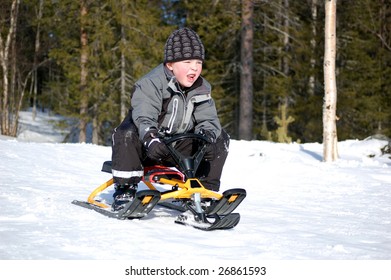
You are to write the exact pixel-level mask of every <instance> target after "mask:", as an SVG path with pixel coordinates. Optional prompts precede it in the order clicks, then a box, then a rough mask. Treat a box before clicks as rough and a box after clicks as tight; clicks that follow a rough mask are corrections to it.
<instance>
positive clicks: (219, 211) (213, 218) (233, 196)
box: [159, 189, 246, 231]
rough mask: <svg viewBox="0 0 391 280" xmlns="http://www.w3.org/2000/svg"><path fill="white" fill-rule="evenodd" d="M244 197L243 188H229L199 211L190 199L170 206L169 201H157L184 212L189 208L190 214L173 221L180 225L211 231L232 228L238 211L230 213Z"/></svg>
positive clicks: (238, 219) (237, 219)
mask: <svg viewBox="0 0 391 280" xmlns="http://www.w3.org/2000/svg"><path fill="white" fill-rule="evenodd" d="M245 197H246V191H245V190H244V189H230V190H226V191H225V192H224V193H223V196H222V198H221V199H219V200H218V201H215V202H214V204H212V205H211V206H210V207H208V208H207V209H205V210H202V211H201V212H198V211H197V207H196V206H195V205H194V204H193V202H192V201H189V202H188V203H184V206H183V207H180V208H179V207H177V206H175V207H170V205H169V203H167V204H163V203H159V205H162V206H164V207H168V208H171V209H175V210H179V211H181V212H185V211H187V210H189V212H191V214H190V215H186V214H182V215H179V216H178V218H177V220H176V221H175V223H177V224H181V225H188V226H192V227H194V228H196V229H200V230H204V231H211V230H216V229H231V228H234V227H235V226H236V225H237V224H238V223H239V221H240V214H239V213H232V211H234V210H235V209H236V207H238V205H239V204H240V203H241V202H242V201H243V199H244V198H245Z"/></svg>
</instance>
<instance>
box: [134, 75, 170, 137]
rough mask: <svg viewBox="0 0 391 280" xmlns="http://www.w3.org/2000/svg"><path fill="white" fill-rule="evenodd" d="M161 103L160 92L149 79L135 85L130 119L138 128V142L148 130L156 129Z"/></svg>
mask: <svg viewBox="0 0 391 280" xmlns="http://www.w3.org/2000/svg"><path fill="white" fill-rule="evenodd" d="M162 102H163V97H162V90H161V89H160V88H159V87H158V86H157V85H156V84H154V83H153V82H152V81H151V80H150V79H148V78H144V79H142V80H140V81H139V82H137V83H136V84H135V86H134V90H133V96H132V99H131V103H132V108H133V110H132V118H133V121H134V123H135V125H136V126H137V128H138V131H139V137H140V140H142V139H143V138H144V136H145V134H146V132H147V131H148V130H149V129H150V128H152V127H155V128H157V127H158V117H159V114H160V112H161V108H162Z"/></svg>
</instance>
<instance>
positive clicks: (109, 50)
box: [0, 0, 391, 145]
mask: <svg viewBox="0 0 391 280" xmlns="http://www.w3.org/2000/svg"><path fill="white" fill-rule="evenodd" d="M325 1H328V0H191V1H190V0H1V2H0V35H1V36H0V62H1V67H0V77H1V79H0V91H1V93H0V112H1V134H4V135H11V136H15V135H16V134H17V127H18V113H19V111H21V110H24V109H26V108H30V107H31V108H33V111H34V112H35V111H38V110H45V111H50V112H51V113H56V114H61V115H63V116H68V117H71V118H72V119H75V120H77V122H76V123H77V124H76V126H77V128H78V129H79V131H80V136H79V141H80V142H85V141H86V139H87V136H86V134H87V132H86V131H92V132H91V134H92V136H91V137H92V138H91V139H92V140H91V142H92V143H95V144H101V145H109V143H110V137H111V132H112V129H113V128H115V127H116V126H117V125H118V124H119V123H120V122H121V120H122V119H123V118H124V116H125V115H126V113H127V110H128V109H129V107H130V105H131V104H130V91H131V88H132V85H133V84H134V82H135V81H136V80H137V79H138V78H140V77H141V76H143V75H144V74H146V73H147V72H149V71H150V70H151V69H152V68H154V67H155V66H156V65H158V64H160V63H161V62H162V60H163V50H164V44H165V42H166V39H167V37H168V36H169V35H170V33H171V32H172V31H174V30H175V29H177V28H179V27H184V26H188V27H191V28H192V29H194V30H195V31H196V32H197V33H198V34H199V35H200V37H201V39H202V41H203V43H204V45H205V49H206V61H205V64H204V70H203V73H202V74H203V76H204V77H205V78H206V79H207V80H208V81H209V82H210V83H211V84H212V87H213V89H212V96H213V97H214V98H215V101H216V104H217V109H218V112H219V116H220V120H221V123H222V125H223V127H224V128H225V129H226V130H227V131H228V132H229V134H230V135H231V138H232V139H243V138H242V137H241V135H240V133H239V131H240V128H241V127H242V126H243V125H245V124H243V121H242V120H241V118H240V110H243V106H242V107H241V106H240V105H241V102H242V101H243V98H241V91H243V88H244V87H246V86H248V85H249V84H251V87H246V89H247V91H251V96H252V104H251V105H252V106H248V105H246V106H247V107H248V110H251V116H252V117H251V120H250V122H251V137H250V138H251V139H254V140H255V139H258V140H269V141H276V142H293V141H296V142H301V143H305V142H322V110H323V102H324V78H323V77H324V76H323V75H324V73H323V63H324V59H323V56H324V41H325V40H324V38H325V33H324V28H325V9H324V6H325ZM245 5H247V6H246V7H250V8H251V14H246V12H245V11H246V10H245V9H244V6H245ZM248 15H250V17H247V18H246V16H248ZM245 18H246V20H247V22H249V24H248V25H243V21H244V19H245ZM249 26H250V27H251V30H252V45H251V50H250V52H248V53H250V54H251V57H250V60H249V62H250V63H249V64H248V65H250V69H251V77H252V79H251V81H250V82H249V84H247V82H246V84H243V83H244V82H243V79H241V73H242V71H243V61H242V59H243V57H242V56H243V55H242V52H243V48H246V47H247V45H246V44H243V41H242V40H243V31H244V29H246V28H247V27H249ZM390 66H391V0H338V1H337V48H336V79H337V92H338V94H337V96H338V98H337V122H336V124H337V131H338V140H346V139H364V138H366V137H368V136H371V135H374V134H382V135H386V136H388V137H391V67H390ZM246 106H245V107H246ZM87 128H91V129H90V130H88V129H87ZM251 139H245V140H251Z"/></svg>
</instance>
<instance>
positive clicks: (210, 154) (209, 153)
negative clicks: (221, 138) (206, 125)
mask: <svg viewBox="0 0 391 280" xmlns="http://www.w3.org/2000/svg"><path fill="white" fill-rule="evenodd" d="M199 134H201V135H203V136H205V137H206V138H208V140H209V143H207V145H206V151H205V155H204V159H205V160H206V161H211V160H213V159H214V158H215V157H216V143H215V142H216V139H215V135H214V133H213V132H211V131H208V130H204V129H201V130H200V132H199Z"/></svg>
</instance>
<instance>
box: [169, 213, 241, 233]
mask: <svg viewBox="0 0 391 280" xmlns="http://www.w3.org/2000/svg"><path fill="white" fill-rule="evenodd" d="M194 217H195V216H194ZM209 219H211V218H206V220H204V221H196V220H192V219H190V217H188V216H186V215H180V216H179V217H178V219H177V220H176V221H175V223H177V224H181V225H185V226H192V227H194V228H196V229H200V230H204V231H211V230H216V229H231V228H234V227H235V226H236V225H237V224H238V223H239V221H240V214H239V213H231V214H229V215H227V216H223V217H220V216H217V215H216V216H214V218H213V217H212V219H215V220H214V221H213V222H209Z"/></svg>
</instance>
